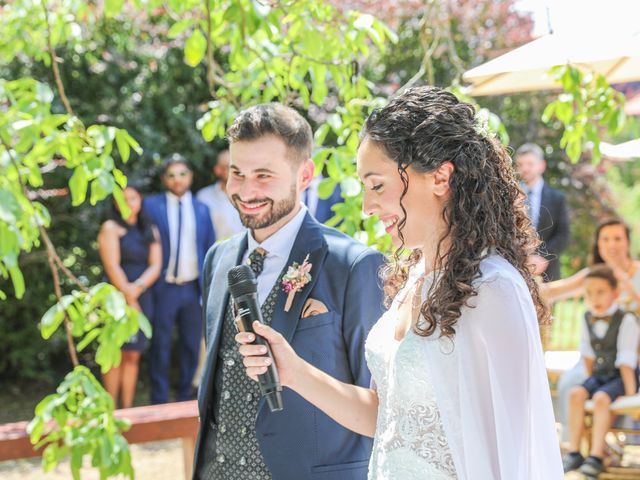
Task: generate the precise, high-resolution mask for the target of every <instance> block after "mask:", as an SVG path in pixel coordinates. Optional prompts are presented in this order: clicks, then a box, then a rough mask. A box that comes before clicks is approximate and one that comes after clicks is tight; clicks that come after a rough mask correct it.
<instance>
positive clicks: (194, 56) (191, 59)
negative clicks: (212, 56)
mask: <svg viewBox="0 0 640 480" xmlns="http://www.w3.org/2000/svg"><path fill="white" fill-rule="evenodd" d="M206 51H207V40H206V39H205V38H204V35H202V32H201V31H200V29H195V30H194V31H193V32H191V36H190V37H189V39H188V40H187V43H186V44H185V46H184V60H185V62H186V63H187V65H189V66H191V67H195V66H196V65H198V64H199V63H200V62H201V61H202V59H203V58H204V54H205V52H206Z"/></svg>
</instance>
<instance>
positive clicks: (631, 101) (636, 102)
mask: <svg viewBox="0 0 640 480" xmlns="http://www.w3.org/2000/svg"><path fill="white" fill-rule="evenodd" d="M624 113H626V114H627V115H630V116H634V115H640V94H638V95H636V96H635V97H631V98H628V99H627V101H626V102H625V104H624Z"/></svg>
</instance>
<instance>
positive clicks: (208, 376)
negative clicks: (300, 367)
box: [194, 103, 383, 480]
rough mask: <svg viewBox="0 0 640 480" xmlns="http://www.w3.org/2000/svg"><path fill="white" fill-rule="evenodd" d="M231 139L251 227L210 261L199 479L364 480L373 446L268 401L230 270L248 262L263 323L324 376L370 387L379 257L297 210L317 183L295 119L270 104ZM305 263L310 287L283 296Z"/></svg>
mask: <svg viewBox="0 0 640 480" xmlns="http://www.w3.org/2000/svg"><path fill="white" fill-rule="evenodd" d="M227 136H228V138H229V141H230V151H231V165H230V175H229V179H228V183H227V193H228V194H229V196H230V198H231V200H232V202H233V204H234V206H235V207H236V209H237V210H238V212H239V213H240V218H241V220H242V223H243V225H244V226H245V227H247V229H248V230H247V232H245V233H242V234H238V235H236V236H234V237H232V238H231V239H229V240H227V241H226V242H223V243H221V244H218V245H216V246H214V247H213V248H212V249H211V250H210V251H209V253H208V254H207V257H206V259H205V264H204V294H203V304H204V312H205V317H206V328H205V340H206V343H207V357H206V363H205V367H204V371H203V375H202V381H201V384H200V391H199V394H198V403H199V409H200V422H201V423H200V432H199V435H198V441H197V444H196V453H195V459H194V479H198V480H200V479H202V480H204V479H207V480H208V479H215V480H236V479H243V480H244V479H247V480H252V479H255V480H266V479H271V478H273V479H274V480H291V479H296V480H305V479H309V480H312V479H316V480H320V479H326V480H329V479H343V480H351V479H353V480H364V479H366V477H367V465H368V461H369V454H370V450H371V439H369V438H365V437H362V436H360V435H357V434H355V433H353V432H350V431H349V430H346V429H345V428H343V427H341V426H340V425H338V424H337V423H335V422H334V421H333V420H331V419H330V418H329V417H327V416H326V415H324V414H323V413H322V412H321V411H320V410H318V409H316V408H315V407H313V406H312V405H311V404H310V403H308V402H306V401H305V400H304V399H302V398H301V397H300V396H298V395H297V394H295V393H294V392H293V391H291V390H288V389H286V388H285V389H284V391H283V398H284V410H283V411H280V412H275V413H271V412H270V411H269V408H268V407H267V406H266V405H265V402H264V400H263V399H261V398H260V391H259V389H258V384H257V383H255V382H253V381H252V380H250V379H249V378H248V377H247V376H246V375H245V372H244V367H243V364H242V357H241V356H240V355H239V353H238V346H237V344H236V342H235V340H234V336H235V334H236V329H235V326H234V322H233V314H232V309H231V301H230V298H229V293H228V291H227V272H228V271H229V269H230V268H232V267H234V266H236V265H238V264H241V263H248V264H249V265H250V266H251V268H252V269H253V270H254V272H255V274H256V276H257V280H258V302H259V303H260V306H261V309H262V315H263V318H264V321H265V323H268V324H270V325H271V326H272V327H273V328H275V329H276V330H278V331H279V332H281V333H282V334H283V335H284V336H285V338H287V340H288V341H289V342H290V343H291V345H292V346H293V348H294V349H295V350H296V351H297V353H298V354H299V355H300V356H301V357H303V358H304V359H305V360H307V361H309V362H311V363H312V364H314V365H315V366H316V367H318V368H320V369H322V370H324V371H326V372H327V373H329V374H330V375H332V376H334V377H336V378H337V379H338V380H341V381H343V382H349V383H353V384H357V385H361V386H365V387H369V382H370V375H369V371H368V370H367V366H366V362H365V359H364V341H365V339H366V336H367V333H368V332H369V329H370V328H371V326H372V325H373V323H374V322H375V321H376V320H377V319H378V318H379V317H380V316H381V315H382V313H383V307H382V291H381V289H380V287H379V283H378V282H377V278H378V275H377V274H378V270H379V268H380V267H381V265H382V264H383V256H382V255H381V254H379V253H377V252H375V251H374V250H372V249H370V248H367V247H365V246H364V245H362V244H360V243H358V242H356V241H355V240H353V239H351V238H349V237H347V236H346V235H344V234H342V233H340V232H338V231H337V230H334V229H332V228H329V227H325V226H323V225H321V224H320V223H318V222H317V221H316V220H314V219H313V218H312V216H311V215H310V214H309V213H308V212H307V209H306V207H305V206H304V205H303V204H302V203H301V201H300V196H301V193H302V192H303V191H304V190H305V189H306V188H307V186H308V185H309V183H310V182H311V180H312V179H313V172H314V165H313V161H311V160H310V156H311V149H312V142H313V140H312V139H313V136H312V132H311V127H310V126H309V124H308V123H307V121H306V120H305V119H304V118H303V117H302V116H300V115H299V114H298V113H297V112H296V111H295V110H292V109H290V108H288V107H285V106H283V105H279V104H273V103H272V104H264V105H258V106H256V107H252V108H250V109H248V110H245V111H244V112H242V113H241V114H240V115H239V117H238V118H237V119H236V120H235V122H234V124H233V125H232V126H231V127H230V128H229V131H228V132H227ZM305 259H306V261H307V263H308V264H309V265H310V268H311V270H310V274H311V279H310V280H308V282H307V283H306V284H305V285H304V286H303V287H302V289H301V290H300V291H298V292H297V293H295V294H289V295H287V294H286V293H284V291H283V279H282V275H283V274H284V273H286V271H287V269H288V267H291V266H293V264H294V263H297V264H302V263H303V262H304V261H305Z"/></svg>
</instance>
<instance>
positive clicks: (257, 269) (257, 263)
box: [247, 247, 267, 277]
mask: <svg viewBox="0 0 640 480" xmlns="http://www.w3.org/2000/svg"><path fill="white" fill-rule="evenodd" d="M266 256H267V251H266V250H265V249H264V248H262V247H258V248H256V249H255V250H254V251H253V252H251V253H250V254H249V258H248V259H247V264H248V265H249V266H250V267H251V270H253V273H255V274H256V277H257V276H258V275H260V274H261V273H262V269H263V268H264V258H265V257H266Z"/></svg>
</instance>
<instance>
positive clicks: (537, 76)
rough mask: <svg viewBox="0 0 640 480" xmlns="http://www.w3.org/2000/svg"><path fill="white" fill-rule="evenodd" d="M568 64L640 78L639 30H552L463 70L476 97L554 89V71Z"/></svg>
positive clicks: (617, 77) (611, 78) (611, 76)
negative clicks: (604, 32) (568, 32)
mask: <svg viewBox="0 0 640 480" xmlns="http://www.w3.org/2000/svg"><path fill="white" fill-rule="evenodd" d="M567 63H569V64H571V65H573V66H575V67H578V68H581V69H584V70H590V71H594V72H597V73H600V74H602V75H604V76H605V78H606V79H607V81H608V82H609V83H610V84H611V83H626V82H632V81H636V80H640V32H636V33H635V34H633V35H623V34H620V35H609V34H608V35H599V34H598V32H596V31H594V32H592V34H591V35H575V34H574V35H566V34H565V35H561V34H550V35H545V36H543V37H540V38H538V39H536V40H533V41H532V42H529V43H527V44H525V45H523V46H521V47H519V48H516V49H515V50H512V51H510V52H508V53H505V54H504V55H501V56H500V57H497V58H494V59H493V60H490V61H488V62H486V63H483V64H482V65H479V66H477V67H475V68H472V69H471V70H468V71H467V72H465V73H464V75H463V77H462V78H463V79H464V80H465V81H466V82H468V83H471V91H470V92H469V93H470V94H471V95H473V96H483V95H502V94H507V93H517V92H531V91H538V90H555V89H560V86H559V85H558V84H556V83H555V82H554V79H553V77H552V76H551V75H549V69H550V68H552V67H555V66H557V65H566V64H567Z"/></svg>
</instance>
